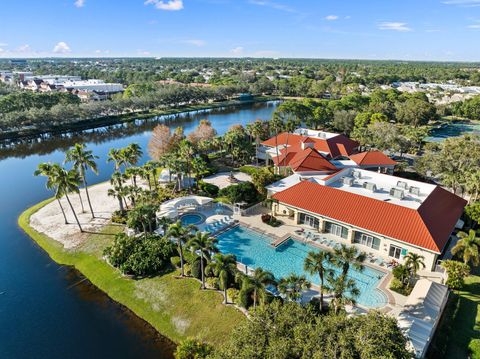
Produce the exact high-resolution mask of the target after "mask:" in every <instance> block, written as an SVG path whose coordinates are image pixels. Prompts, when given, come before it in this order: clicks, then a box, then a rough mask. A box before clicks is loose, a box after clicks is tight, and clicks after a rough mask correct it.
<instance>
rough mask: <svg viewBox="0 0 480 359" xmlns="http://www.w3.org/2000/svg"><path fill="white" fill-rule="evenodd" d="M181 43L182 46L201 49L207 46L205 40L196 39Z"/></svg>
mask: <svg viewBox="0 0 480 359" xmlns="http://www.w3.org/2000/svg"><path fill="white" fill-rule="evenodd" d="M181 42H182V43H184V44H188V45H193V46H197V47H202V46H205V45H206V44H207V42H206V41H205V40H198V39H191V40H182V41H181Z"/></svg>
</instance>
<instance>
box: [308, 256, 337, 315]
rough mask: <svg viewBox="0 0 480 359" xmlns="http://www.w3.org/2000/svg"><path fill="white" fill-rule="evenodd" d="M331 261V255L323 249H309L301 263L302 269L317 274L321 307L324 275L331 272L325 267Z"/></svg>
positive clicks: (321, 304)
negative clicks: (315, 250)
mask: <svg viewBox="0 0 480 359" xmlns="http://www.w3.org/2000/svg"><path fill="white" fill-rule="evenodd" d="M330 263H332V256H331V253H330V252H324V251H318V252H314V251H310V252H308V254H307V257H306V258H305V261H304V263H303V268H304V270H305V271H306V272H307V273H309V274H311V275H314V274H318V276H319V278H320V306H321V308H323V290H324V288H323V287H324V283H325V275H326V274H329V273H331V272H332V270H331V269H329V268H328V267H327V265H328V264H330Z"/></svg>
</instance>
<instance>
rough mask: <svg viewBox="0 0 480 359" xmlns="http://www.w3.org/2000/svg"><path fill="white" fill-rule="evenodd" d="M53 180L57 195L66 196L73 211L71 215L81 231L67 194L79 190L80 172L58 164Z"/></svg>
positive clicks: (81, 230)
mask: <svg viewBox="0 0 480 359" xmlns="http://www.w3.org/2000/svg"><path fill="white" fill-rule="evenodd" d="M55 182H56V185H57V186H58V195H59V196H65V197H66V198H67V202H68V204H69V206H70V209H71V210H72V212H73V216H74V217H75V221H76V222H77V225H78V228H80V232H83V229H82V226H81V225H80V221H79V220H78V217H77V214H76V213H75V210H74V209H73V206H72V202H71V201H70V197H69V196H68V194H69V193H70V192H76V193H78V191H79V189H78V186H79V185H80V182H81V178H80V174H79V173H78V172H77V171H76V170H75V169H71V170H70V171H67V170H66V169H64V168H61V167H60V166H59V168H58V169H57V171H56V174H55Z"/></svg>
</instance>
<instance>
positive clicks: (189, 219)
mask: <svg viewBox="0 0 480 359" xmlns="http://www.w3.org/2000/svg"><path fill="white" fill-rule="evenodd" d="M180 221H181V222H182V224H183V225H184V226H188V225H189V224H193V225H198V224H201V223H203V222H205V216H204V215H202V214H200V213H187V214H184V215H182V216H180Z"/></svg>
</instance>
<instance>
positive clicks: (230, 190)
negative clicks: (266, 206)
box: [218, 182, 260, 204]
mask: <svg viewBox="0 0 480 359" xmlns="http://www.w3.org/2000/svg"><path fill="white" fill-rule="evenodd" d="M218 194H219V195H220V196H225V197H227V198H228V200H229V201H230V202H231V203H237V202H246V203H248V204H252V203H255V202H257V201H258V200H259V197H260V196H259V193H258V191H257V189H256V188H255V186H254V185H253V183H252V182H241V183H239V184H234V185H231V186H228V187H225V188H222V189H221V190H220V191H219V192H218Z"/></svg>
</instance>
